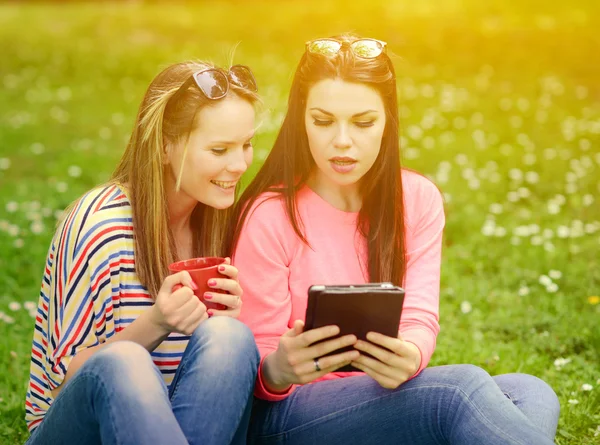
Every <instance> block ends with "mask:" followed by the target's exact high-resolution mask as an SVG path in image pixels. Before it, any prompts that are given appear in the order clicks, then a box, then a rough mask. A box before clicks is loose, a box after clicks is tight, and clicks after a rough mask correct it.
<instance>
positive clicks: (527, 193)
mask: <svg viewBox="0 0 600 445" xmlns="http://www.w3.org/2000/svg"><path fill="white" fill-rule="evenodd" d="M517 193H518V194H519V196H520V197H521V198H529V197H530V196H531V191H530V190H529V189H528V188H526V187H519V188H518V189H517Z"/></svg>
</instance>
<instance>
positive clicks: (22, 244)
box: [13, 238, 25, 249]
mask: <svg viewBox="0 0 600 445" xmlns="http://www.w3.org/2000/svg"><path fill="white" fill-rule="evenodd" d="M24 245H25V243H24V242H23V240H22V239H21V238H17V239H16V240H15V242H14V243H13V246H15V247H16V248H17V249H20V248H21V247H23V246H24Z"/></svg>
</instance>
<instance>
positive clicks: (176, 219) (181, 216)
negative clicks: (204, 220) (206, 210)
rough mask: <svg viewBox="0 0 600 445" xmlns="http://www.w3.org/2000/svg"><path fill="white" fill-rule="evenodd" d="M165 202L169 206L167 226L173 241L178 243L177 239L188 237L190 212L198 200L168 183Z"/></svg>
mask: <svg viewBox="0 0 600 445" xmlns="http://www.w3.org/2000/svg"><path fill="white" fill-rule="evenodd" d="M167 203H168V208H169V226H170V228H171V230H172V231H173V236H174V237H175V242H176V243H177V244H179V243H178V240H180V239H182V238H183V239H186V238H189V234H190V233H191V225H190V221H191V218H192V212H193V211H194V209H195V208H196V205H197V204H198V201H196V200H195V199H194V198H192V197H191V196H189V195H188V194H186V193H185V192H183V191H182V190H179V191H176V190H175V184H168V186H167ZM178 249H179V246H178Z"/></svg>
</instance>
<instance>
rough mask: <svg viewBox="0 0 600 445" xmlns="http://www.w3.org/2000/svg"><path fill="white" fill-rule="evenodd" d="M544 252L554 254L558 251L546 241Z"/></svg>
mask: <svg viewBox="0 0 600 445" xmlns="http://www.w3.org/2000/svg"><path fill="white" fill-rule="evenodd" d="M544 250H545V251H546V252H554V251H555V250H556V247H555V246H554V244H552V243H551V242H550V241H546V242H545V243H544Z"/></svg>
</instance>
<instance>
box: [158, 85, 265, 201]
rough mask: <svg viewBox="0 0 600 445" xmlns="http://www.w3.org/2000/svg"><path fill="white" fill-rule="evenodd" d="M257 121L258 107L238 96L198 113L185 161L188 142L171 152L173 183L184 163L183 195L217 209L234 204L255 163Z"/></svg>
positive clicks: (218, 102) (170, 148) (168, 152)
mask: <svg viewBox="0 0 600 445" xmlns="http://www.w3.org/2000/svg"><path fill="white" fill-rule="evenodd" d="M254 118H255V113H254V107H253V106H252V105H251V104H250V103H249V102H248V101H246V100H244V99H241V98H240V97H238V96H236V95H229V96H227V97H225V98H224V99H221V100H218V101H215V103H214V104H213V105H211V106H207V107H204V108H202V109H201V110H200V111H199V112H198V114H197V115H196V125H195V129H194V130H193V131H192V132H191V133H190V137H189V141H188V146H187V155H186V157H185V160H184V159H183V154H184V146H185V141H182V142H181V143H179V144H176V145H173V146H170V147H168V150H167V164H168V165H169V167H170V176H171V181H170V182H172V183H173V184H175V183H176V181H177V177H178V176H179V171H180V168H181V163H182V162H184V166H183V172H182V177H181V187H180V191H179V193H180V194H181V193H182V194H184V195H187V197H189V198H192V199H193V200H195V201H198V202H201V203H202V204H205V205H207V206H210V207H214V208H216V209H225V208H227V207H230V206H231V205H233V202H234V199H235V186H236V184H237V183H238V181H239V180H240V178H241V176H242V174H243V173H244V172H245V171H246V170H247V169H248V166H249V165H250V164H251V163H252V143H251V139H252V137H253V136H254Z"/></svg>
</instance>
